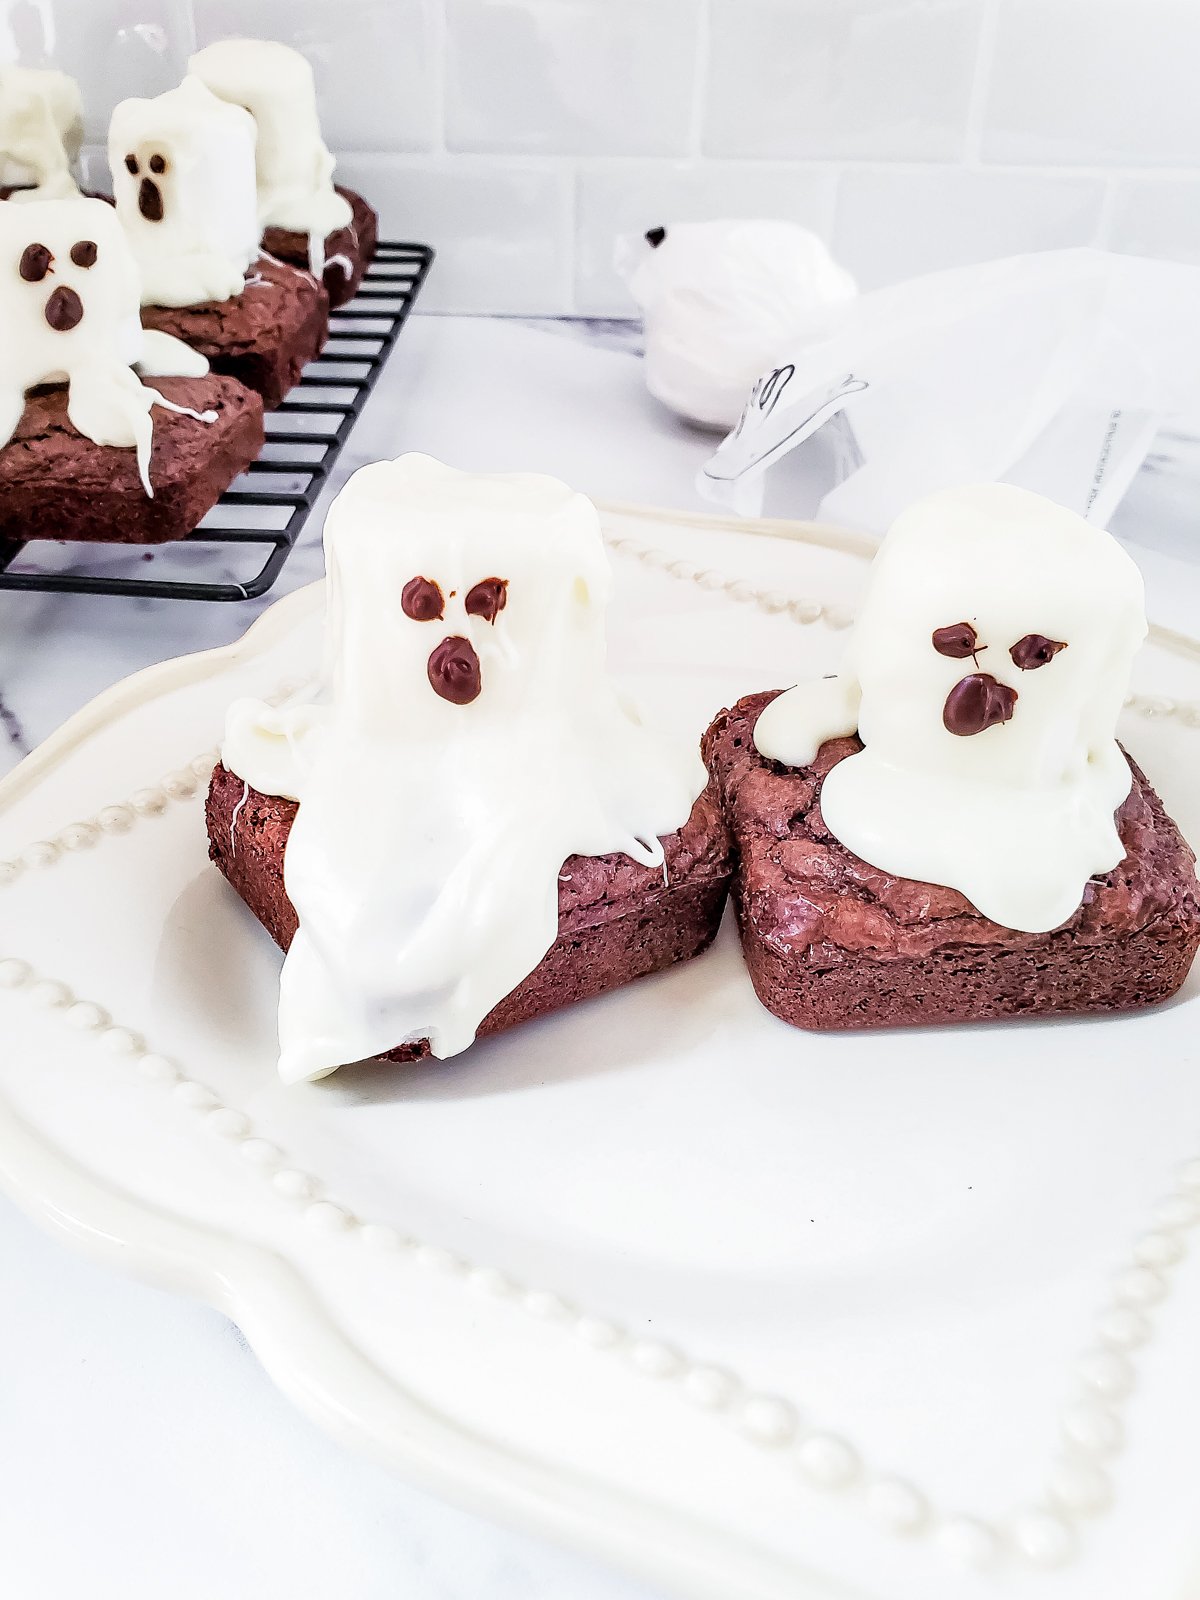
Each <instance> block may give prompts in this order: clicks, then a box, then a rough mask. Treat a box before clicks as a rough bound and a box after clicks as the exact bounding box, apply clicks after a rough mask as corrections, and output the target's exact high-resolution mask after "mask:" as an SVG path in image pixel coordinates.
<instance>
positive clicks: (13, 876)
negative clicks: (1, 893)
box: [0, 861, 25, 884]
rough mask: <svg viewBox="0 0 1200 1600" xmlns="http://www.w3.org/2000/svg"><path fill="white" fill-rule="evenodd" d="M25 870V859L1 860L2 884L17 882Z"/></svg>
mask: <svg viewBox="0 0 1200 1600" xmlns="http://www.w3.org/2000/svg"><path fill="white" fill-rule="evenodd" d="M24 870H25V863H24V862H23V861H0V884H5V883H15V882H16V880H17V879H18V878H19V877H20V875H21V873H22V872H24Z"/></svg>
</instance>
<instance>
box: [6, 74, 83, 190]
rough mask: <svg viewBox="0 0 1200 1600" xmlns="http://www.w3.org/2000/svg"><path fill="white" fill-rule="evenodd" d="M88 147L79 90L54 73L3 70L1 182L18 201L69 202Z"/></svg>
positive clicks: (73, 80) (60, 75)
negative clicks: (77, 163)
mask: <svg viewBox="0 0 1200 1600" xmlns="http://www.w3.org/2000/svg"><path fill="white" fill-rule="evenodd" d="M82 142H83V101H82V99H81V98H80V94H79V85H78V84H77V83H76V82H75V79H74V78H69V77H68V76H67V74H66V73H65V72H54V71H52V70H50V69H49V68H38V67H0V181H2V182H4V183H6V184H17V185H20V186H21V187H18V188H17V190H16V192H15V193H14V194H13V195H12V196H11V198H12V199H13V200H18V201H20V200H67V199H70V198H71V197H72V196H74V195H77V194H78V193H79V188H78V186H77V184H76V182H75V179H74V176H73V175H72V172H71V166H72V163H73V162H74V161H75V160H76V159H77V158H78V155H79V147H80V144H81V143H82Z"/></svg>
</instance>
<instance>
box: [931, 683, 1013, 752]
mask: <svg viewBox="0 0 1200 1600" xmlns="http://www.w3.org/2000/svg"><path fill="white" fill-rule="evenodd" d="M1016 703H1017V691H1016V690H1015V689H1010V688H1009V687H1008V685H1007V684H1006V683H999V682H998V681H997V680H996V679H995V678H993V677H992V675H991V673H990V672H972V673H971V674H970V675H969V676H968V677H966V678H960V679H959V681H958V682H957V683H956V684H955V685H954V687H953V689H951V691H950V693H949V694H948V695H947V696H946V704H945V705H944V706H943V707H942V722H943V724H944V726H945V728H946V731H947V732H948V733H956V734H959V735H960V736H961V737H962V738H969V737H970V736H971V734H973V733H982V732H983V731H984V729H985V728H992V727H995V725H996V723H998V722H1007V721H1008V720H1009V719H1010V717H1011V716H1012V714H1013V706H1015V705H1016Z"/></svg>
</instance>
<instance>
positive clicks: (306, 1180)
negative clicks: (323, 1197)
mask: <svg viewBox="0 0 1200 1600" xmlns="http://www.w3.org/2000/svg"><path fill="white" fill-rule="evenodd" d="M271 1182H272V1183H273V1184H274V1185H275V1188H276V1190H277V1192H278V1193H279V1194H281V1195H284V1196H285V1197H286V1198H287V1199H288V1200H310V1199H311V1198H312V1197H313V1195H315V1194H316V1192H317V1185H316V1182H315V1180H314V1179H312V1178H310V1177H309V1175H308V1173H307V1172H297V1171H296V1170H295V1168H294V1167H285V1168H284V1170H283V1171H282V1172H277V1173H276V1174H275V1176H274V1177H273V1178H272V1179H271Z"/></svg>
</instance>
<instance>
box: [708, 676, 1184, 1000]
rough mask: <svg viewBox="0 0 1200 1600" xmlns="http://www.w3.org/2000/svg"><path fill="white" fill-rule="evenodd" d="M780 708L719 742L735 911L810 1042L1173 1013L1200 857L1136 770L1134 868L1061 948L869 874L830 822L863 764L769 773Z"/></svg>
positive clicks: (1102, 884) (716, 762) (1131, 805)
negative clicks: (734, 860) (885, 1032)
mask: <svg viewBox="0 0 1200 1600" xmlns="http://www.w3.org/2000/svg"><path fill="white" fill-rule="evenodd" d="M774 698H775V696H774V694H757V695H750V696H748V697H747V698H746V699H744V700H740V701H739V702H738V704H737V705H736V706H734V708H733V709H732V710H731V711H723V712H722V713H721V714H720V716H719V717H717V719H716V721H715V722H714V723H713V724H712V726H711V728H710V729H709V730H708V733H707V734H706V735H705V739H704V755H705V760H706V761H707V763H708V766H709V770H710V771H711V772H712V773H713V775H714V776H715V778H716V779H717V782H718V784H719V786H720V792H721V796H722V802H723V806H724V810H725V815H726V817H727V819H728V820H729V824H730V826H731V828H732V830H733V836H734V845H735V849H736V852H737V856H738V866H737V871H736V873H735V877H734V890H733V893H734V904H735V907H736V909H737V915H738V925H739V928H740V930H741V936H742V949H743V952H744V954H745V958H746V964H747V966H748V967H749V969H750V976H751V979H752V980H753V983H754V988H755V991H756V993H757V994H758V997H759V999H760V1000H761V1001H762V1003H763V1005H765V1006H766V1007H767V1009H768V1010H769V1011H773V1012H774V1013H775V1015H776V1016H777V1017H781V1018H782V1019H783V1020H784V1021H785V1022H790V1023H793V1024H794V1025H795V1026H797V1027H801V1028H821V1029H825V1028H865V1027H898V1026H910V1025H920V1024H927V1023H941V1022H968V1021H970V1022H977V1021H981V1020H984V1019H987V1018H998V1017H1017V1016H1037V1015H1044V1014H1047V1013H1051V1012H1053V1013H1058V1014H1062V1013H1066V1012H1105V1011H1130V1010H1134V1009H1137V1008H1139V1007H1142V1006H1148V1005H1153V1004H1155V1003H1156V1002H1158V1001H1161V1000H1166V999H1167V998H1169V996H1171V995H1172V994H1174V993H1175V991H1176V990H1177V989H1178V988H1179V986H1180V984H1181V983H1182V982H1183V980H1184V979H1185V978H1186V976H1187V974H1188V969H1189V968H1190V966H1191V964H1192V958H1193V956H1194V955H1195V953H1196V947H1197V945H1198V944H1200V889H1198V886H1197V882H1196V874H1195V857H1194V856H1193V854H1192V852H1191V850H1189V848H1188V846H1187V844H1186V843H1185V842H1184V840H1183V838H1182V836H1181V835H1180V832H1179V830H1178V828H1177V827H1176V826H1175V824H1174V823H1173V822H1172V821H1171V819H1170V817H1168V816H1167V814H1166V812H1165V811H1164V810H1163V807H1162V802H1161V801H1160V800H1159V798H1158V796H1157V795H1156V794H1155V792H1154V790H1153V789H1152V788H1151V787H1150V785H1149V784H1148V783H1147V781H1146V779H1145V777H1144V776H1143V774H1142V773H1141V772H1140V771H1139V769H1138V767H1137V766H1136V765H1135V764H1134V763H1133V762H1132V761H1131V762H1130V766H1131V768H1132V769H1133V788H1132V790H1131V791H1130V795H1129V798H1128V800H1127V801H1126V802H1125V804H1124V805H1123V806H1122V807H1121V809H1120V811H1119V812H1118V813H1117V822H1118V826H1119V828H1120V833H1121V839H1122V842H1123V843H1124V845H1125V848H1126V851H1127V855H1126V857H1125V859H1124V861H1122V862H1121V864H1120V866H1118V867H1116V868H1115V869H1114V870H1113V871H1112V872H1109V873H1105V874H1104V876H1102V877H1098V878H1094V879H1092V880H1091V882H1090V883H1089V884H1088V885H1087V888H1086V891H1085V894H1084V900H1083V904H1082V905H1081V906H1080V908H1079V910H1078V911H1077V912H1076V913H1075V914H1074V916H1073V917H1071V918H1070V920H1069V921H1067V922H1065V923H1063V925H1062V926H1061V927H1059V928H1056V929H1054V930H1053V932H1051V933H1016V932H1013V931H1012V930H1011V929H1008V928H1002V927H1000V926H998V925H997V924H996V923H994V922H990V921H989V920H988V919H987V918H986V917H983V916H980V914H979V913H978V912H977V911H976V910H975V909H974V907H973V906H972V905H971V904H970V903H969V902H968V901H967V900H966V899H965V898H964V897H963V896H962V895H961V894H959V893H958V892H957V891H956V890H954V889H945V888H939V887H936V886H934V885H933V884H928V883H916V882H913V881H911V880H909V879H905V878H893V877H891V876H889V875H888V874H887V873H885V872H880V871H878V870H877V869H875V868H874V867H869V866H867V864H866V863H865V862H863V861H860V860H859V858H858V857H857V856H855V855H854V854H852V853H851V851H849V850H847V849H846V848H845V847H844V846H843V845H842V844H840V843H839V842H838V841H837V840H836V839H835V838H833V836H832V835H831V834H830V833H829V831H828V829H827V828H826V827H825V824H824V822H823V821H822V818H821V805H820V799H821V785H822V783H823V781H824V778H825V775H826V773H828V772H829V771H830V770H831V769H832V768H833V767H835V766H836V765H837V763H838V762H839V761H841V760H843V759H844V758H845V757H846V756H848V755H852V754H853V753H854V752H855V751H856V750H859V749H861V746H860V744H859V743H858V741H857V740H856V739H833V740H830V741H829V742H828V743H827V744H825V745H824V746H822V748H821V750H820V751H819V752H818V755H817V759H816V761H815V762H814V763H813V765H812V766H810V767H802V768H791V767H784V766H782V765H780V764H779V763H778V762H773V761H767V760H765V759H764V758H763V757H762V756H760V755H759V754H758V752H757V750H756V749H755V747H754V742H753V732H754V724H755V723H756V722H757V720H758V716H759V713H760V712H761V711H762V709H763V707H764V706H765V705H767V704H768V702H769V701H771V700H773V699H774Z"/></svg>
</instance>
